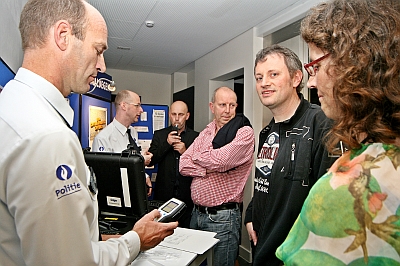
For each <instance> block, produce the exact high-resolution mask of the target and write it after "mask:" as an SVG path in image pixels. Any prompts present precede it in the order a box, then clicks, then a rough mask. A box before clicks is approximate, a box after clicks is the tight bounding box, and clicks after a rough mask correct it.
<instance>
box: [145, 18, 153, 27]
mask: <svg viewBox="0 0 400 266" xmlns="http://www.w3.org/2000/svg"><path fill="white" fill-rule="evenodd" d="M144 24H145V25H146V27H147V28H153V26H154V21H152V20H146V21H145V22H144Z"/></svg>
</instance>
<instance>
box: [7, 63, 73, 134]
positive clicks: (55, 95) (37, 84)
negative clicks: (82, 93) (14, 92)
mask: <svg viewBox="0 0 400 266" xmlns="http://www.w3.org/2000/svg"><path fill="white" fill-rule="evenodd" d="M14 79H15V80H16V81H19V82H21V83H23V84H25V85H26V86H28V87H30V88H32V89H33V90H34V91H36V92H37V93H39V94H40V95H41V96H43V97H44V98H45V99H46V100H47V102H48V103H50V104H51V106H53V108H54V109H55V110H56V111H57V113H58V114H59V115H60V116H61V117H62V118H63V119H64V121H65V122H66V123H67V125H68V126H69V127H72V124H73V122H74V111H73V110H72V108H71V107H70V106H69V104H68V102H67V101H66V99H65V98H64V96H63V95H62V94H61V92H60V91H59V90H58V89H57V88H56V87H55V86H54V85H53V84H51V83H50V82H49V81H47V80H46V79H44V78H43V77H41V76H39V75H38V74H36V73H34V72H32V71H30V70H28V69H26V68H22V67H21V68H20V69H18V72H17V74H16V75H15V77H14Z"/></svg>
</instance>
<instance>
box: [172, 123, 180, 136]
mask: <svg viewBox="0 0 400 266" xmlns="http://www.w3.org/2000/svg"><path fill="white" fill-rule="evenodd" d="M172 131H175V132H176V133H175V135H178V131H179V128H178V125H177V124H176V125H174V126H172Z"/></svg>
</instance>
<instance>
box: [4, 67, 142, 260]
mask: <svg viewBox="0 0 400 266" xmlns="http://www.w3.org/2000/svg"><path fill="white" fill-rule="evenodd" d="M72 118H73V111H72V109H71V108H70V107H69V105H68V103H67V101H66V100H65V99H64V97H63V96H62V94H61V93H60V91H59V90H58V89H57V88H55V87H54V86H53V85H52V84H51V83H49V82H48V81H46V80H45V79H43V78H42V77H40V76H38V75H36V74H35V73H33V72H31V71H29V70H27V69H24V68H20V69H19V70H18V73H17V75H16V76H15V79H14V80H12V81H10V82H9V83H8V84H7V85H6V86H5V87H4V89H3V91H2V92H1V93H0V136H1V137H0V147H1V149H0V184H1V185H0V217H1V219H0V261H1V264H2V265H54V263H55V262H56V264H58V265H127V264H129V263H130V262H131V261H132V260H133V259H134V258H135V257H136V255H137V254H138V252H139V248H140V240H139V237H138V235H137V234H136V232H133V231H131V232H129V233H127V234H125V235H123V236H121V238H118V239H113V240H112V241H104V242H103V241H102V242H99V241H98V236H99V231H98V220H97V217H98V207H97V195H96V194H93V193H91V192H90V190H89V188H88V183H89V174H90V173H89V171H88V167H87V166H86V164H85V161H84V157H83V152H82V148H81V145H80V143H79V140H78V138H77V136H76V134H75V133H74V132H73V131H72V130H70V129H69V128H68V126H70V125H71V124H72V120H73V119H72ZM66 123H67V124H68V126H66Z"/></svg>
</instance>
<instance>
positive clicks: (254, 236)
mask: <svg viewBox="0 0 400 266" xmlns="http://www.w3.org/2000/svg"><path fill="white" fill-rule="evenodd" d="M246 229H247V233H248V234H249V239H250V241H251V240H253V243H254V246H255V245H257V233H256V231H254V230H253V223H251V222H250V223H247V224H246Z"/></svg>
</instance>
